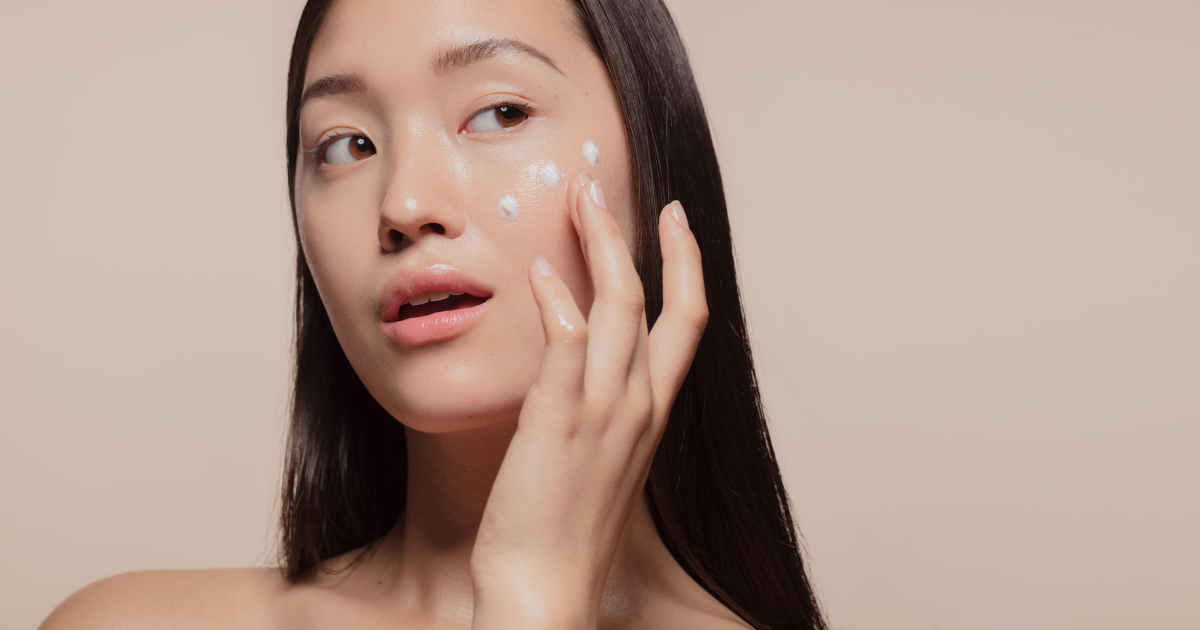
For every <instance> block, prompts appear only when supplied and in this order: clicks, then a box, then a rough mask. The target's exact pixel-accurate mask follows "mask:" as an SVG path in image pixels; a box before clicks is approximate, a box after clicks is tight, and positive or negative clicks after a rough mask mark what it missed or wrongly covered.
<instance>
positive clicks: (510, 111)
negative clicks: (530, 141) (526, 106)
mask: <svg viewBox="0 0 1200 630" xmlns="http://www.w3.org/2000/svg"><path fill="white" fill-rule="evenodd" d="M523 120H525V112H523V111H521V110H520V109H517V108H516V107H513V106H512V105H501V106H500V107H497V108H496V122H498V123H500V126H501V127H504V128H506V129H507V128H508V127H516V126H517V125H519V124H521V122H522V121H523Z"/></svg>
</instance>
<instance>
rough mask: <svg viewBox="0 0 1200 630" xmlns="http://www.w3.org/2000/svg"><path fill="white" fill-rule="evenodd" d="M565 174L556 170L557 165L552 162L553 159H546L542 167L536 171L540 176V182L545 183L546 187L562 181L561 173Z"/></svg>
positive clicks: (551, 186) (552, 186)
mask: <svg viewBox="0 0 1200 630" xmlns="http://www.w3.org/2000/svg"><path fill="white" fill-rule="evenodd" d="M565 174H566V173H563V172H562V171H560V170H558V166H557V165H556V164H554V160H546V163H545V164H544V165H543V166H542V169H541V170H540V171H538V176H540V177H541V178H542V183H543V184H545V185H546V188H554V187H555V186H557V185H558V183H559V182H561V181H562V178H563V175H565Z"/></svg>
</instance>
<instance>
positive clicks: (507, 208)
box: [496, 195, 519, 221]
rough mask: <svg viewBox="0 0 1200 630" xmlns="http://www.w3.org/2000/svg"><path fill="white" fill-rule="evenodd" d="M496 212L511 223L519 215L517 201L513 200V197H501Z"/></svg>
mask: <svg viewBox="0 0 1200 630" xmlns="http://www.w3.org/2000/svg"><path fill="white" fill-rule="evenodd" d="M496 212H499V213H500V216H502V217H504V218H505V219H509V220H510V221H511V220H513V219H516V218H517V215H518V214H519V212H518V211H517V200H516V199H513V198H512V196H511V195H505V196H503V197H501V198H500V201H498V202H496Z"/></svg>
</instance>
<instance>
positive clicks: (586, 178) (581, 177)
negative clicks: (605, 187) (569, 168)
mask: <svg viewBox="0 0 1200 630" xmlns="http://www.w3.org/2000/svg"><path fill="white" fill-rule="evenodd" d="M575 181H577V182H579V185H580V186H586V185H587V183H588V182H590V181H592V176H591V175H588V174H587V173H580V174H578V175H576V176H575Z"/></svg>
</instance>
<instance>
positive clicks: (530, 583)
mask: <svg viewBox="0 0 1200 630" xmlns="http://www.w3.org/2000/svg"><path fill="white" fill-rule="evenodd" d="M574 10H575V9H574V7H573V5H572V3H571V2H570V1H569V0H338V1H337V2H333V3H332V5H331V6H330V8H329V12H328V13H327V14H326V17H325V19H324V23H323V24H322V26H321V28H320V30H319V32H318V33H317V34H316V37H315V39H314V40H313V46H312V49H311V52H310V54H309V57H308V59H307V70H306V71H305V74H304V77H302V79H303V83H302V85H301V88H302V89H303V90H304V91H305V93H306V94H307V96H308V97H309V98H307V99H302V102H303V104H302V105H301V106H300V110H299V112H298V117H299V130H298V131H299V140H300V147H299V151H298V152H297V154H296V155H295V156H294V157H295V158H296V164H297V167H296V171H295V187H294V189H293V190H292V193H293V194H294V199H295V210H296V216H295V218H296V222H297V231H298V234H299V239H300V243H299V245H300V248H301V251H302V253H303V256H304V260H305V262H306V263H307V265H308V268H309V270H311V272H312V277H313V280H314V282H315V284H316V288H317V291H318V293H319V296H320V299H321V302H322V304H323V305H324V307H325V310H326V312H327V314H328V317H329V319H328V324H329V326H330V327H331V328H332V330H333V333H334V335H335V336H336V343H337V345H338V346H339V348H337V349H326V350H323V351H322V352H327V353H328V354H326V355H325V356H326V357H327V358H328V359H331V360H332V361H333V364H341V363H342V362H343V360H344V361H348V362H349V365H350V367H351V368H352V369H353V371H354V374H355V375H356V376H357V378H358V379H359V380H360V381H361V385H362V386H363V387H365V388H366V390H367V391H368V392H369V393H370V395H371V396H372V397H373V398H374V400H375V402H377V403H378V405H379V406H380V407H381V408H382V410H383V411H385V412H386V413H387V414H388V415H390V416H391V417H392V418H394V419H395V420H396V421H398V422H400V423H402V425H403V431H404V436H405V440H404V447H403V448H404V449H405V450H404V451H399V452H397V453H396V454H395V456H396V458H397V459H396V462H395V463H396V464H397V466H406V467H407V477H406V479H407V485H406V487H404V488H399V489H397V490H398V491H399V492H403V493H404V501H405V508H404V511H403V513H402V515H401V516H400V518H399V520H398V521H397V523H396V525H395V526H394V527H393V529H392V530H391V531H390V532H389V533H388V534H386V535H385V536H384V537H383V538H381V539H379V540H378V541H376V542H375V543H373V544H372V545H371V546H370V547H369V553H357V552H354V551H352V552H349V553H345V554H343V555H341V556H338V557H334V558H330V559H328V562H327V564H325V566H324V567H323V568H322V569H316V570H313V571H311V572H310V573H309V574H307V575H305V576H303V577H302V578H301V579H297V580H288V579H285V578H284V577H283V576H282V575H281V572H280V571H279V570H278V569H275V568H270V569H268V568H263V569H245V570H228V571H225V570H222V571H202V572H171V573H163V574H153V575H152V576H150V577H146V576H139V575H138V574H127V575H126V576H119V577H117V578H114V579H113V580H110V581H106V583H107V584H100V585H97V588H89V589H85V591H86V592H84V591H81V593H80V595H81V599H77V600H73V601H72V602H71V603H70V604H68V605H64V606H63V607H60V609H61V610H64V611H65V612H64V615H69V617H67V618H66V619H64V620H63V621H62V623H59V622H58V621H55V620H53V619H52V620H48V621H47V623H46V624H45V625H43V626H42V627H43V628H46V629H47V630H73V629H75V628H95V627H102V626H103V627H108V626H114V625H120V626H121V627H131V628H162V627H182V626H184V625H186V626H188V627H190V628H196V629H197V630H208V629H212V630H217V629H220V630H227V629H228V628H243V627H269V628H288V629H290V630H316V629H320V628H331V627H374V628H382V627H389V628H390V627H404V628H407V629H411V630H425V629H430V630H432V629H433V628H438V629H450V628H458V629H462V630H466V629H467V628H474V629H475V630H498V629H505V630H506V629H508V628H527V629H537V628H591V629H595V628H609V629H620V628H634V627H637V628H669V627H674V628H705V629H712V630H732V629H746V628H749V626H748V625H746V624H744V623H742V622H741V621H740V620H739V619H738V617H737V616H736V615H734V614H733V613H732V612H731V611H729V610H728V609H726V608H725V607H724V606H722V605H721V604H720V603H719V602H717V601H716V600H715V599H714V598H713V597H712V596H711V595H710V594H708V592H707V591H705V590H704V589H703V588H702V587H700V586H699V585H698V584H697V583H696V582H695V581H694V580H693V579H692V578H691V577H689V576H688V574H687V573H686V572H685V571H684V570H683V569H682V568H681V567H680V566H679V564H678V563H677V562H676V561H675V560H674V558H673V557H672V555H671V553H670V552H669V551H668V550H667V548H666V547H665V545H664V544H663V542H662V540H661V538H660V537H659V535H658V533H657V530H656V528H655V525H654V520H653V518H652V516H651V513H650V509H649V507H648V505H647V503H646V501H645V496H644V493H643V484H644V482H645V478H644V476H643V475H644V474H645V472H646V471H648V470H649V467H650V458H651V457H652V456H653V453H654V452H655V448H656V445H657V442H658V439H659V437H660V436H661V435H662V433H661V431H662V430H663V428H664V427H665V424H666V419H667V417H668V415H669V413H670V406H671V401H672V400H673V397H674V396H675V394H676V393H677V391H678V388H679V386H680V385H679V384H680V383H682V381H683V379H684V377H685V375H686V374H687V370H688V367H689V365H690V364H691V361H692V356H693V353H694V351H695V347H696V345H695V344H696V343H697V342H698V340H699V338H700V334H701V332H702V330H703V328H704V326H705V321H706V318H707V307H706V302H705V298H704V284H703V276H702V273H701V264H700V253H699V247H698V246H697V244H696V241H695V239H694V238H693V237H692V235H691V232H690V231H689V230H688V229H687V227H686V224H685V222H684V220H682V219H678V218H675V219H673V218H672V217H679V216H682V215H681V214H677V213H675V212H674V211H670V212H668V211H663V212H661V213H660V215H659V229H658V233H657V234H648V235H647V237H648V238H656V237H657V238H658V239H659V244H660V245H661V250H662V252H663V277H662V280H663V282H662V283H661V284H662V286H663V289H662V291H663V295H662V298H663V301H662V304H663V309H662V314H661V315H660V316H659V318H658V320H657V323H656V324H655V326H654V327H653V329H651V330H647V325H646V321H647V320H646V316H645V311H644V308H643V305H642V303H641V302H642V297H643V287H642V285H641V279H640V278H639V276H638V273H637V269H636V268H635V266H634V264H633V260H632V258H631V256H630V247H631V243H632V241H633V239H634V238H635V236H634V235H635V229H634V226H635V221H637V222H638V223H640V222H641V217H640V215H639V216H637V217H636V218H635V216H634V215H633V212H632V208H633V207H634V203H633V198H632V194H631V191H632V185H631V183H632V182H633V181H634V180H633V174H632V173H631V171H630V153H629V145H628V142H627V140H626V137H625V125H624V121H623V119H622V117H621V108H620V104H619V102H618V99H617V97H616V93H615V91H614V89H613V84H612V82H611V80H610V78H609V75H608V71H607V69H606V67H605V65H604V62H603V61H602V60H601V59H600V57H599V56H598V55H597V54H596V53H595V51H594V49H593V48H592V46H591V44H590V43H589V42H588V41H587V40H586V39H585V38H584V37H581V35H580V32H581V29H580V28H579V24H577V23H576V22H574ZM579 138H593V139H594V141H589V142H590V144H591V146H592V147H593V149H594V151H593V152H592V153H591V154H586V155H580V153H578V150H579V144H578V143H579ZM597 143H599V144H603V145H604V146H605V147H606V151H607V153H606V156H605V162H604V168H603V169H599V168H598V165H599V150H598V148H597V147H598V145H597ZM231 146H232V145H231ZM550 155H553V156H558V157H560V158H561V157H562V156H573V158H571V159H563V160H562V163H561V166H562V167H563V168H564V169H565V171H566V172H571V173H580V175H579V176H577V177H572V178H562V176H561V172H560V171H558V166H559V165H555V167H554V170H555V171H556V172H557V173H558V174H559V177H560V179H562V180H563V181H560V182H559V183H560V184H564V185H563V188H564V195H563V196H560V195H558V194H557V193H550V194H548V192H547V188H546V186H545V182H543V181H540V178H539V169H541V168H542V167H543V166H544V165H546V159H547V156H550ZM588 165H590V166H591V172H590V173H584V171H587V170H589V169H588ZM594 180H603V184H602V185H601V184H600V183H599V182H598V181H594ZM564 197H565V199H564ZM502 198H503V199H502ZM497 199H501V203H499V205H498V206H496V207H497V210H498V211H497V212H493V210H492V208H493V206H494V204H497ZM517 207H520V217H521V220H519V221H513V220H508V218H506V216H505V215H506V213H507V212H510V210H506V208H511V212H513V213H515V210H516V208H517ZM539 256H542V257H543V258H538V257H539ZM535 260H537V262H536V263H535ZM337 352H342V353H344V355H345V356H344V359H343V357H341V356H339V355H336V353H337ZM329 367H331V368H336V369H340V368H337V366H336V365H330V366H329ZM354 385H355V386H356V387H357V385H358V384H357V383H354ZM373 409H374V408H372V409H364V410H363V411H365V412H367V413H368V414H369V415H370V416H372V417H365V416H364V417H359V416H358V413H359V412H358V410H352V409H346V410H344V411H345V412H346V413H342V414H340V415H338V416H337V417H336V421H339V422H341V421H344V422H359V421H365V422H379V421H383V422H388V421H391V420H390V419H388V418H379V417H376V416H378V414H377V413H376V412H375V411H373ZM344 452H345V453H346V454H347V456H348V457H349V458H350V459H348V460H346V461H347V463H348V465H350V466H355V465H356V464H357V463H358V462H357V460H356V459H355V451H354V450H353V449H350V450H345V451H344ZM382 472H383V471H357V470H356V471H354V473H355V474H359V473H362V474H380V473H382ZM348 481H350V482H355V481H356V480H355V479H354V478H349V479H348ZM333 509H338V508H336V507H334V508H333ZM89 602H90V603H89ZM89 611H90V612H89ZM117 611H119V612H117ZM234 611H236V612H234ZM127 613H128V614H127ZM114 615H119V616H114ZM92 617H96V618H97V619H93V618H92ZM235 618H236V619H235ZM68 619H74V620H75V621H74V622H72V621H69V620H68ZM84 620H86V621H84Z"/></svg>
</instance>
